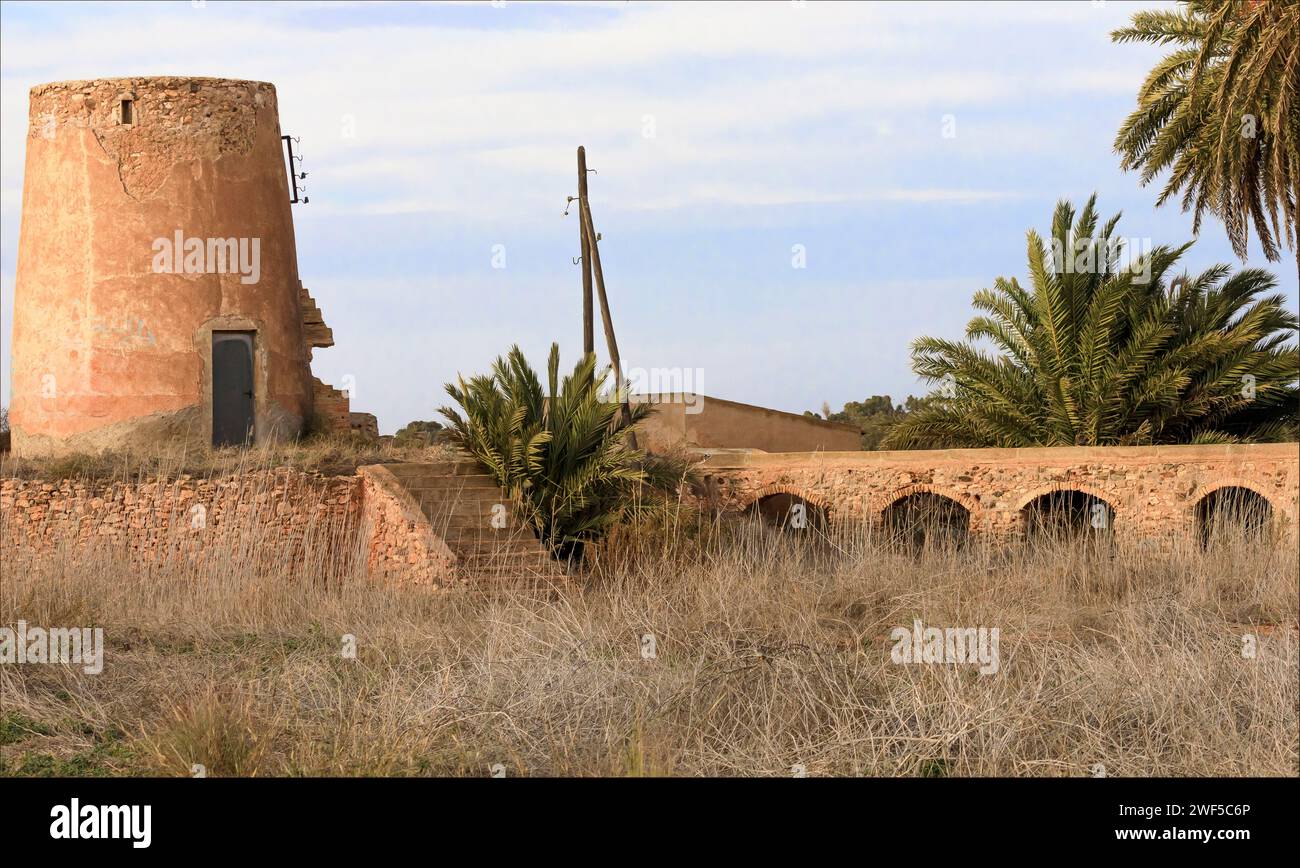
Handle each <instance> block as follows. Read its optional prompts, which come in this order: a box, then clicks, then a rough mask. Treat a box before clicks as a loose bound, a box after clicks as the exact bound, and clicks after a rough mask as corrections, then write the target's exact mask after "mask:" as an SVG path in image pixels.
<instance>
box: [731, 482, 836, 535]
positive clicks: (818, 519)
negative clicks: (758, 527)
mask: <svg viewBox="0 0 1300 868" xmlns="http://www.w3.org/2000/svg"><path fill="white" fill-rule="evenodd" d="M749 515H750V516H751V517H753V518H757V519H758V520H759V521H760V522H761V523H762V525H763V526H764V527H770V528H773V529H775V530H779V531H781V532H783V533H788V534H790V535H791V536H796V535H800V534H817V535H822V534H825V533H826V526H827V521H826V510H824V509H822V508H821V507H820V506H818V505H817V504H815V503H813V502H812V501H809V500H806V499H804V498H802V497H800V496H799V495H797V494H787V493H785V492H780V493H777V494H769V495H767V496H766V497H760V498H759V499H758V500H756V501H755V502H754V504H753V506H751V507H750V508H749Z"/></svg>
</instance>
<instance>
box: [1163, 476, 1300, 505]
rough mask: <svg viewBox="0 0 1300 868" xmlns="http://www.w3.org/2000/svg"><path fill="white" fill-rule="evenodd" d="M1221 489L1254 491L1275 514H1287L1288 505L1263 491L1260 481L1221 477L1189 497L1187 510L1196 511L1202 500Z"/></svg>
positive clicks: (1242, 477) (1240, 477)
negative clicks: (1266, 502)
mask: <svg viewBox="0 0 1300 868" xmlns="http://www.w3.org/2000/svg"><path fill="white" fill-rule="evenodd" d="M1220 488H1244V489H1246V490H1247V491H1253V492H1254V493H1255V494H1258V495H1259V496H1260V497H1262V498H1264V500H1266V501H1268V505H1269V506H1271V507H1272V508H1273V512H1275V513H1284V512H1286V504H1280V503H1278V502H1277V501H1276V500H1275V499H1274V498H1273V496H1272V495H1270V494H1268V493H1267V492H1266V491H1264V490H1263V488H1264V486H1262V485H1260V484H1259V481H1258V480H1255V479H1247V478H1246V477H1244V476H1219V477H1216V478H1215V480H1214V481H1213V482H1207V483H1205V484H1204V485H1202V486H1200V487H1199V488H1197V489H1195V490H1194V491H1193V492H1192V493H1191V494H1190V495H1188V497H1187V508H1188V509H1191V510H1193V511H1195V509H1196V507H1197V506H1198V505H1199V504H1200V502H1201V501H1202V500H1204V499H1205V498H1207V497H1209V496H1210V495H1211V494H1213V493H1214V492H1216V491H1218V490H1219V489H1220Z"/></svg>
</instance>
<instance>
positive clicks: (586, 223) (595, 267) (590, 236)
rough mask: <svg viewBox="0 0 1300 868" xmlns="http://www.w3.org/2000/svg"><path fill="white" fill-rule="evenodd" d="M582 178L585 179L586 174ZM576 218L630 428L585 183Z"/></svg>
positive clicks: (616, 386) (630, 437) (631, 436)
mask: <svg viewBox="0 0 1300 868" xmlns="http://www.w3.org/2000/svg"><path fill="white" fill-rule="evenodd" d="M580 154H581V152H580ZM585 156H586V155H585V154H581V155H580V157H579V159H581V160H582V162H583V164H584V165H583V168H584V169H585V168H586V166H585V163H586V159H585ZM583 177H584V178H585V177H586V174H585V172H584V174H583ZM578 215H579V217H580V218H581V220H582V229H583V236H584V237H583V240H584V242H585V243H586V246H585V249H586V250H587V251H588V252H589V253H590V254H591V270H592V273H593V274H594V275H595V278H596V295H597V296H598V297H599V298H600V319H601V323H602V324H603V325H604V326H605V343H606V344H608V345H609V361H610V364H612V365H613V366H614V389H615V394H616V395H617V397H618V403H619V405H620V406H621V407H622V410H623V423H624V424H625V425H630V424H631V422H632V410H631V408H629V407H628V403H627V396H626V395H624V394H623V365H622V361H621V360H620V359H619V356H618V339H617V338H615V337H614V320H613V318H612V317H611V316H610V312H609V297H608V296H607V295H605V273H604V271H602V270H601V267H600V244H599V242H598V241H597V235H596V227H595V226H594V225H593V223H592V220H591V207H590V206H589V205H588V204H587V184H586V182H585V181H584V182H583V184H582V185H581V186H580V187H579V189H578ZM627 436H628V442H629V444H631V446H632V448H633V449H635V448H637V446H636V433H635V432H633V431H632V430H631V428H629V429H628V432H627Z"/></svg>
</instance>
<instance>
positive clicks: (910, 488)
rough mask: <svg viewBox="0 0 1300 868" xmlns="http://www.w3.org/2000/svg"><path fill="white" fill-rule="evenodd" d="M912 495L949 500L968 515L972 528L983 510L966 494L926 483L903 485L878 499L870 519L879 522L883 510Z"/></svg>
mask: <svg viewBox="0 0 1300 868" xmlns="http://www.w3.org/2000/svg"><path fill="white" fill-rule="evenodd" d="M913 494H934V495H937V496H939V497H945V498H947V499H948V500H951V501H952V502H953V503H956V504H958V505H960V506H961V507H962V508H963V509H965V510H966V512H967V513H969V514H970V517H971V525H972V526H974V525H975V523H976V516H978V515H979V514H980V511H981V510H982V509H983V506H982V505H981V504H980V502H979V501H978V500H976V499H975V498H973V497H971V496H970V495H968V494H963V493H961V492H957V491H952V490H949V489H946V488H943V487H942V486H938V485H931V484H930V483H928V482H917V483H913V484H911V485H904V486H903V487H902V488H897V489H895V490H893V491H891V492H889V493H888V494H884V495H881V496H880V497H878V498H877V499H876V501H875V503H873V504H872V506H871V516H872V518H873V519H875V520H877V521H879V520H880V519H881V517H882V516H883V515H884V514H885V510H887V509H889V508H890V507H891V506H893V505H894V504H895V503H898V501H900V500H902V499H903V498H905V497H911V496H912V495H913Z"/></svg>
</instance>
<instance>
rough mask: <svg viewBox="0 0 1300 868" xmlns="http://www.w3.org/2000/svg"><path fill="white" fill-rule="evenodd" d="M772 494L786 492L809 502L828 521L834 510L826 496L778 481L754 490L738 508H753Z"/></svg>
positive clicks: (742, 509)
mask: <svg viewBox="0 0 1300 868" xmlns="http://www.w3.org/2000/svg"><path fill="white" fill-rule="evenodd" d="M774 494H788V495H790V496H791V497H798V498H801V499H803V500H804V501H806V502H808V503H811V504H812V505H813V506H815V507H817V508H818V509H820V510H821V511H822V514H823V515H825V516H826V519H827V520H828V521H829V520H830V517H831V513H832V512H834V506H833V505H832V504H831V502H830V500H828V499H827V498H826V497H824V496H822V495H820V494H817V493H815V492H811V491H808V490H807V489H803V488H799V487H798V486H796V485H789V484H785V483H779V482H778V483H773V484H771V485H765V486H763V487H762V488H760V489H759V490H758V491H756V492H755V493H754V494H753V495H752V496H750V497H749V498H748V499H747V500H746V502H745V504H744V505H743V506H742V507H741V508H740V511H741V512H748V511H749V510H751V509H753V508H754V506H755V505H757V504H758V502H759V501H760V500H762V499H763V498H765V497H771V496H772V495H774Z"/></svg>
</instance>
